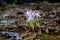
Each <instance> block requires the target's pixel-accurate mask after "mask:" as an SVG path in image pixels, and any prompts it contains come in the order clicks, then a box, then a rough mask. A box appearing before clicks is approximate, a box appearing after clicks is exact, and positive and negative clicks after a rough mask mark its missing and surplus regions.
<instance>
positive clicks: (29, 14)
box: [26, 10, 41, 22]
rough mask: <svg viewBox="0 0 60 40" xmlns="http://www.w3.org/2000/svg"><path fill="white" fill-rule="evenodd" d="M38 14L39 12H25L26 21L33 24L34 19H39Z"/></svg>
mask: <svg viewBox="0 0 60 40" xmlns="http://www.w3.org/2000/svg"><path fill="white" fill-rule="evenodd" d="M39 14H40V13H39V12H38V13H36V12H35V11H32V10H30V11H27V12H26V18H27V21H32V22H33V21H34V20H35V17H36V18H38V17H41V16H40V15H39Z"/></svg>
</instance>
